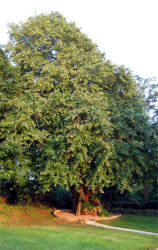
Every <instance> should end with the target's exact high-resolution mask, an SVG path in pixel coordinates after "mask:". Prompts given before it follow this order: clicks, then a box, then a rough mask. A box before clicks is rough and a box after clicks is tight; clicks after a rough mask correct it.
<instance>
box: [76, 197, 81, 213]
mask: <svg viewBox="0 0 158 250" xmlns="http://www.w3.org/2000/svg"><path fill="white" fill-rule="evenodd" d="M80 215H81V200H80V199H79V200H78V203H77V209H76V216H80Z"/></svg>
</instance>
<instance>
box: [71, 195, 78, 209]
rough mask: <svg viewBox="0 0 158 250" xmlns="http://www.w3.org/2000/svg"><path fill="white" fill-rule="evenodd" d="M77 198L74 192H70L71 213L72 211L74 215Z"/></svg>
mask: <svg viewBox="0 0 158 250" xmlns="http://www.w3.org/2000/svg"><path fill="white" fill-rule="evenodd" d="M78 196H79V195H78V193H77V192H76V191H73V192H72V211H73V213H76V209H77V202H78Z"/></svg>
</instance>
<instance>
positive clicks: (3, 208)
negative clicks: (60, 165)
mask: <svg viewBox="0 0 158 250" xmlns="http://www.w3.org/2000/svg"><path fill="white" fill-rule="evenodd" d="M125 218H126V217H124V216H123V217H122V218H120V219H116V220H115V221H112V222H111V223H120V224H119V226H122V227H123V226H125V225H127V224H123V222H121V221H120V220H125ZM133 218H134V217H133ZM143 218H145V219H147V217H143ZM143 218H142V219H143ZM127 219H128V218H126V221H127ZM142 219H140V216H135V221H136V222H137V223H136V222H135V226H136V225H137V226H139V227H141V228H139V229H142V230H145V229H146V230H147V231H155V230H154V229H153V230H152V228H153V224H154V221H155V219H154V218H153V217H149V218H148V223H147V221H146V222H145V219H144V224H145V223H147V224H146V228H144V227H142V225H143V224H142ZM131 220H132V219H131ZM152 220H153V221H152ZM119 221H120V222H119ZM129 221H130V220H129ZM129 223H130V222H129ZM117 225H118V224H117ZM135 226H134V228H135ZM135 229H136V228H135ZM156 247H158V237H157V236H150V235H143V234H137V233H130V232H121V231H115V230H110V229H104V228H96V227H92V226H88V225H77V224H70V223H69V224H68V223H65V222H64V221H61V220H59V219H57V218H55V217H53V216H52V209H51V208H46V207H41V208H36V207H24V206H9V205H7V204H4V203H0V250H35V249H36V250H128V249H129V250H130V249H131V250H141V249H142V250H143V249H144V250H149V249H150V250H152V249H154V248H156Z"/></svg>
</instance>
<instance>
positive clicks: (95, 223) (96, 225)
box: [86, 220, 158, 236]
mask: <svg viewBox="0 0 158 250" xmlns="http://www.w3.org/2000/svg"><path fill="white" fill-rule="evenodd" d="M86 224H88V225H92V226H95V227H103V228H107V229H114V230H120V231H126V232H133V233H140V234H148V235H157V236H158V233H152V232H146V231H140V230H134V229H127V228H121V227H112V226H107V225H103V224H101V223H97V222H95V221H93V220H89V221H87V222H86Z"/></svg>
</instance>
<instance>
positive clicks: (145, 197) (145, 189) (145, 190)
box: [144, 183, 149, 202]
mask: <svg viewBox="0 0 158 250" xmlns="http://www.w3.org/2000/svg"><path fill="white" fill-rule="evenodd" d="M148 199H149V193H148V185H147V184H146V183H144V200H145V202H148Z"/></svg>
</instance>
